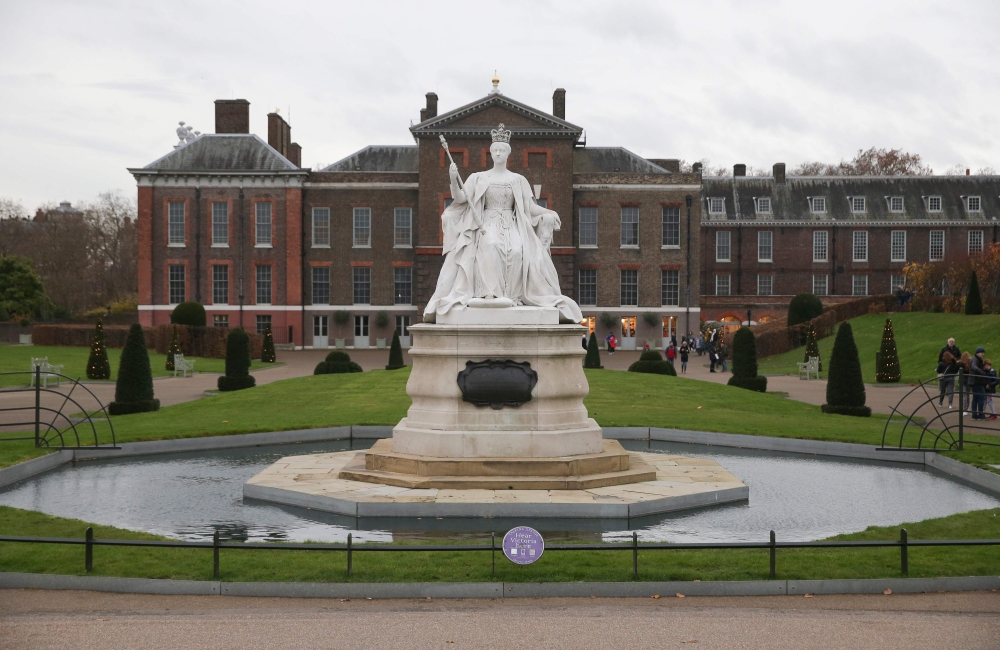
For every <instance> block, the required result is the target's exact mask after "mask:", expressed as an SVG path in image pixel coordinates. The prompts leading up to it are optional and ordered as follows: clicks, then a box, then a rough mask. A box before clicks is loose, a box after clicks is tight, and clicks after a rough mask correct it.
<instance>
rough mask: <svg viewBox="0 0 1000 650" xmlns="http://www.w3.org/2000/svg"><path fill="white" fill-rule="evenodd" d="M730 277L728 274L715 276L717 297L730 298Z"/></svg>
mask: <svg viewBox="0 0 1000 650" xmlns="http://www.w3.org/2000/svg"><path fill="white" fill-rule="evenodd" d="M730 279H731V278H730V276H729V274H728V273H726V274H723V275H717V276H715V295H717V296H728V295H729V289H730V284H731V283H730Z"/></svg>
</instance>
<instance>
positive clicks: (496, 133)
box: [490, 122, 510, 144]
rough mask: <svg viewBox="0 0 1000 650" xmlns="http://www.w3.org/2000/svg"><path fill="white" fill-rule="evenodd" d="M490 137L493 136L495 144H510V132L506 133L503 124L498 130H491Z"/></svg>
mask: <svg viewBox="0 0 1000 650" xmlns="http://www.w3.org/2000/svg"><path fill="white" fill-rule="evenodd" d="M490 135H492V136H493V142H506V143H507V144H510V131H504V128H503V122H501V123H500V126H498V127H497V128H495V129H490Z"/></svg>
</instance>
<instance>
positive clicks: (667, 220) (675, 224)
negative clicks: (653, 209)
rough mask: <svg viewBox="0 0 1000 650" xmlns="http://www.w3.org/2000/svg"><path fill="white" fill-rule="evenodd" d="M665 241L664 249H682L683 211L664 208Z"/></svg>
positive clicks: (663, 240)
mask: <svg viewBox="0 0 1000 650" xmlns="http://www.w3.org/2000/svg"><path fill="white" fill-rule="evenodd" d="M662 218H663V239H662V242H663V243H662V244H661V246H663V247H664V248H675V247H676V248H680V245H681V209H680V208H675V207H666V208H663V215H662Z"/></svg>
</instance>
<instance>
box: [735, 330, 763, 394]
mask: <svg viewBox="0 0 1000 650" xmlns="http://www.w3.org/2000/svg"><path fill="white" fill-rule="evenodd" d="M727 383H728V384H729V385H730V386H736V387H737V388H745V389H747V390H753V391H757V392H758V393H766V392H767V377H761V376H759V375H758V374H757V343H756V340H755V338H754V335H753V332H751V331H750V328H749V327H741V328H740V329H738V330H736V334H735V335H733V376H732V377H730V378H729V381H728V382H727Z"/></svg>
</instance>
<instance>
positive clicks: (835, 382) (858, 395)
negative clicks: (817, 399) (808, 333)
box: [823, 322, 872, 417]
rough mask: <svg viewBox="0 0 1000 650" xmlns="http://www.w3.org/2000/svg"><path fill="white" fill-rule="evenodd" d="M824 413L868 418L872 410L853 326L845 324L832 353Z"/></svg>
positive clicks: (839, 332)
mask: <svg viewBox="0 0 1000 650" xmlns="http://www.w3.org/2000/svg"><path fill="white" fill-rule="evenodd" d="M826 402H827V403H826V404H824V405H823V412H824V413H838V414H840V415H856V416H859V417H869V416H870V415H871V414H872V410H871V409H870V408H868V407H867V406H865V382H864V380H863V379H862V378H861V360H860V359H859V358H858V346H857V345H855V343H854V331H853V330H852V329H851V324H850V323H848V322H843V323H841V324H840V327H839V328H838V329H837V338H836V339H835V340H834V342H833V351H832V352H831V353H830V372H829V374H828V376H827V382H826Z"/></svg>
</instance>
